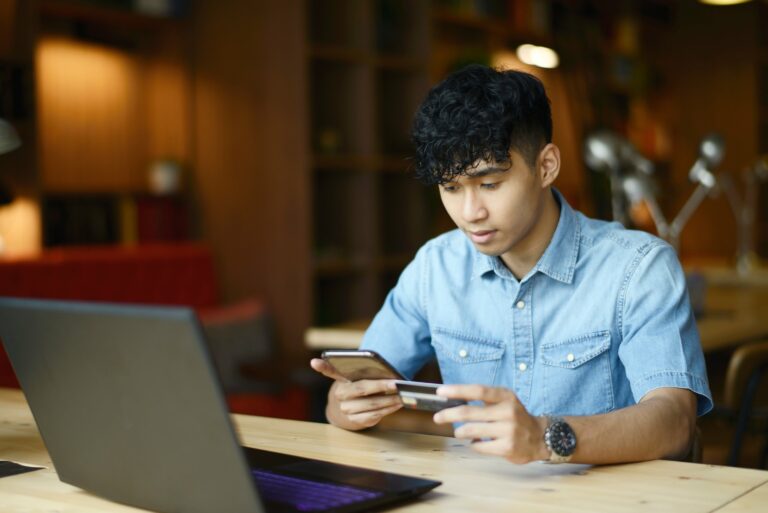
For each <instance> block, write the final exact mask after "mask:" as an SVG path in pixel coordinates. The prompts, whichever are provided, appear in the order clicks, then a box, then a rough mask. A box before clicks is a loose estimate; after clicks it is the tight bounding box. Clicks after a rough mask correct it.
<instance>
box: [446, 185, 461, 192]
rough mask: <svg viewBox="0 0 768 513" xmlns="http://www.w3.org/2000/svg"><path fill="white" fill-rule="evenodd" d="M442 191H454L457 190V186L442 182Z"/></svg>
mask: <svg viewBox="0 0 768 513" xmlns="http://www.w3.org/2000/svg"><path fill="white" fill-rule="evenodd" d="M442 187H443V192H456V191H458V190H459V186H458V185H456V184H451V183H446V184H443V186H442Z"/></svg>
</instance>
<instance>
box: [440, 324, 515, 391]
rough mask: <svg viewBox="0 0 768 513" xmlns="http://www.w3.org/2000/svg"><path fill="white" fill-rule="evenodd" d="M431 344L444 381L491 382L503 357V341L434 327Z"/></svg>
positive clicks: (493, 380) (490, 383)
mask: <svg viewBox="0 0 768 513" xmlns="http://www.w3.org/2000/svg"><path fill="white" fill-rule="evenodd" d="M432 346H433V347H434V348H435V354H436V355H437V361H438V363H439V365H440V373H441V375H442V376H443V382H444V383H467V384H473V383H477V384H481V385H493V384H494V383H495V381H496V374H497V373H498V371H499V366H500V365H501V358H502V356H504V343H503V342H501V341H498V340H492V339H486V338H482V337H477V336H475V335H470V334H466V333H461V332H457V331H453V330H447V329H444V328H435V329H434V330H433V332H432Z"/></svg>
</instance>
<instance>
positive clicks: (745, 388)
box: [723, 341, 768, 468]
mask: <svg viewBox="0 0 768 513" xmlns="http://www.w3.org/2000/svg"><path fill="white" fill-rule="evenodd" d="M767 375H768V341H762V342H758V343H754V344H748V345H744V346H741V347H739V348H738V349H737V350H736V352H734V353H733V356H732V357H731V360H730V363H729V365H728V370H727V372H726V378H725V396H724V400H723V403H724V404H723V406H724V407H725V409H726V411H728V412H730V413H731V415H732V416H733V417H735V420H736V425H735V430H734V433H733V439H732V442H731V448H730V452H729V455H728V460H727V464H728V465H737V464H738V462H739V459H740V456H741V448H742V445H743V443H744V435H745V434H746V432H747V429H748V428H749V427H750V426H749V424H750V420H753V419H755V418H763V419H765V418H766V417H768V415H767V414H768V411H766V410H765V408H761V407H760V401H759V399H760V392H761V391H762V390H761V388H760V385H761V382H762V381H763V378H765V377H766V376H767ZM763 404H765V401H763ZM763 432H764V436H763V439H764V441H763V450H762V455H761V457H760V460H759V464H760V465H761V466H762V467H763V468H768V423H767V424H766V425H765V427H763Z"/></svg>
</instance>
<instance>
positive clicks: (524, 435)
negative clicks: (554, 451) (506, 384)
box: [434, 385, 549, 463]
mask: <svg viewBox="0 0 768 513" xmlns="http://www.w3.org/2000/svg"><path fill="white" fill-rule="evenodd" d="M437 394H438V395H440V396H443V397H449V398H452V399H464V400H466V401H483V402H484V403H485V404H484V405H481V406H474V405H465V406H457V407H455V408H449V409H447V410H443V411H441V412H438V413H436V414H435V416H434V421H435V422H436V423H437V424H447V423H450V422H462V423H464V424H463V425H461V426H460V427H458V428H456V430H455V432H454V436H455V437H456V438H468V439H471V440H473V444H472V448H473V449H474V450H476V451H477V452H480V453H483V454H495V455H497V456H502V457H504V458H506V459H507V460H509V461H511V462H512V463H528V462H530V461H536V460H546V459H548V458H549V451H548V450H547V448H546V446H545V445H544V430H545V429H546V427H547V420H546V418H544V417H534V416H532V415H531V414H530V413H528V411H527V410H526V409H525V406H523V405H522V403H521V402H520V400H519V399H518V398H517V396H516V395H515V393H514V392H512V391H511V390H508V389H506V388H493V387H486V386H482V385H443V386H441V387H440V388H438V389H437Z"/></svg>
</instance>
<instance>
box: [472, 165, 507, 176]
mask: <svg viewBox="0 0 768 513" xmlns="http://www.w3.org/2000/svg"><path fill="white" fill-rule="evenodd" d="M510 168H511V166H509V167H501V166H493V167H487V168H485V169H482V170H480V171H476V172H474V173H467V176H468V177H469V178H482V177H484V176H488V175H495V174H498V173H503V172H505V171H509V170H510Z"/></svg>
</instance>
